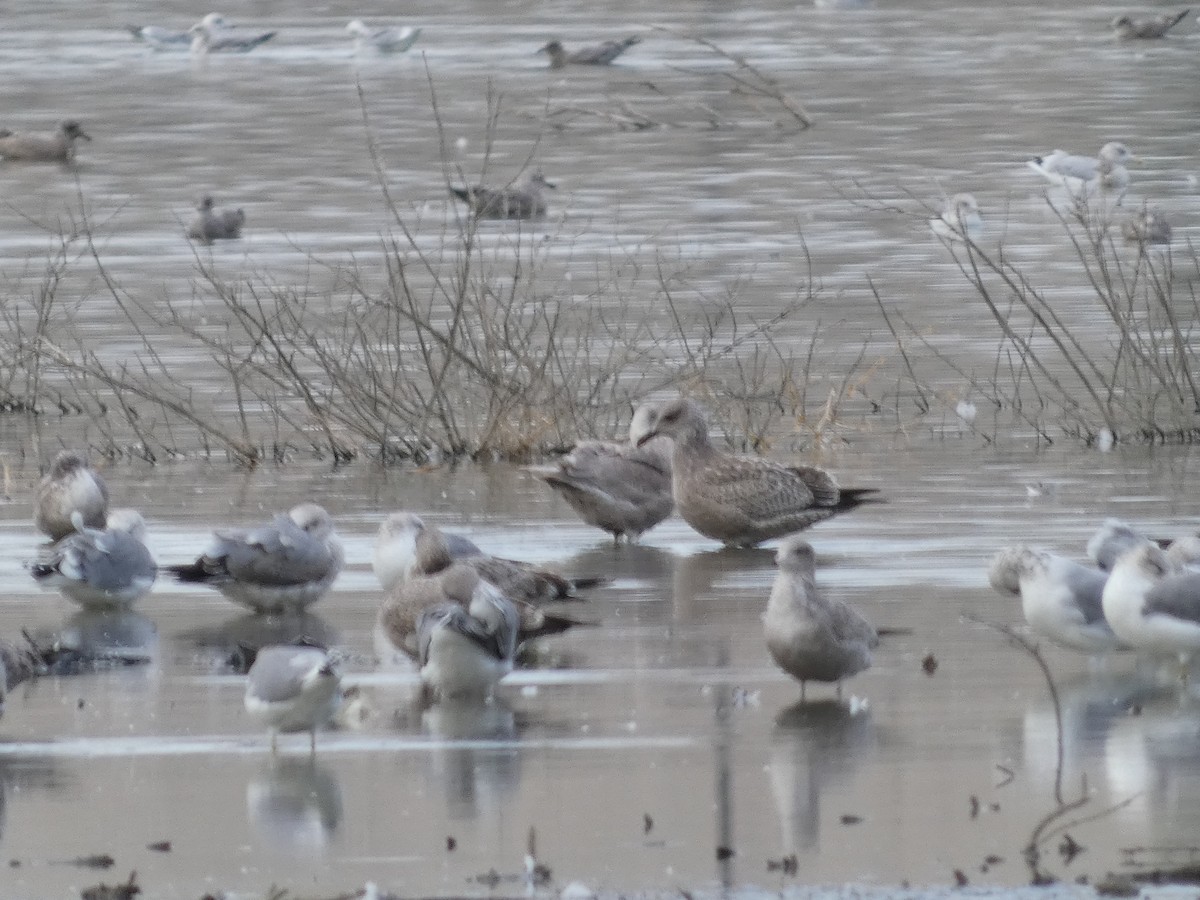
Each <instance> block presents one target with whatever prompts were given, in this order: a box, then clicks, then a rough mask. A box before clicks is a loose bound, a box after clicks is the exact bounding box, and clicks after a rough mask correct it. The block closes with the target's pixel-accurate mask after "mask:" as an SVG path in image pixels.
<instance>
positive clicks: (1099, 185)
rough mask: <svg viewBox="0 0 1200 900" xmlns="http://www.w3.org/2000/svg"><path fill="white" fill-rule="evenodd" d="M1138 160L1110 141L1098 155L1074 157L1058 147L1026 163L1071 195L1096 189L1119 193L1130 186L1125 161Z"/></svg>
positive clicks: (1119, 144) (1122, 146)
mask: <svg viewBox="0 0 1200 900" xmlns="http://www.w3.org/2000/svg"><path fill="white" fill-rule="evenodd" d="M1136 159H1137V157H1135V156H1134V155H1133V154H1132V153H1130V152H1129V148H1128V147H1126V146H1125V145H1124V144H1122V143H1119V142H1118V141H1110V142H1109V143H1107V144H1105V145H1104V146H1103V147H1101V148H1100V154H1099V156H1098V157H1091V156H1072V155H1071V154H1070V153H1067V152H1065V151H1063V150H1055V151H1054V152H1053V153H1051V154H1050V155H1048V156H1035V157H1034V158H1033V159H1031V160H1029V161H1028V162H1027V163H1026V165H1027V166H1028V167H1029V168H1030V169H1032V170H1033V171H1035V172H1037V173H1038V174H1039V175H1041V176H1042V177H1043V178H1045V179H1046V180H1047V181H1049V182H1051V183H1052V184H1056V185H1060V186H1061V187H1064V188H1066V189H1067V190H1068V191H1069V192H1071V193H1072V194H1080V193H1091V192H1093V191H1096V190H1103V191H1117V192H1120V191H1124V190H1125V188H1126V187H1128V185H1129V172H1128V170H1127V169H1126V168H1125V164H1126V163H1131V162H1135V161H1136Z"/></svg>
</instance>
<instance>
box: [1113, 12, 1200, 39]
mask: <svg viewBox="0 0 1200 900" xmlns="http://www.w3.org/2000/svg"><path fill="white" fill-rule="evenodd" d="M1190 12H1191V9H1185V10H1183V11H1182V12H1177V13H1163V14H1162V15H1160V16H1155V17H1154V18H1153V19H1135V18H1133V16H1129V15H1122V16H1117V17H1116V18H1115V19H1113V20H1112V30H1113V34H1114V35H1115V36H1116V38H1117V39H1118V40H1121V41H1131V40H1139V39H1141V40H1153V39H1155V38H1162V37H1166V36H1167V32H1168V31H1170V30H1171V29H1172V28H1174V27H1175V26H1176V25H1178V24H1179V23H1180V22H1182V21H1183V20H1184V19H1185V18H1187V14H1188V13H1190Z"/></svg>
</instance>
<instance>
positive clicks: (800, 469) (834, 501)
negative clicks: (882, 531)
mask: <svg viewBox="0 0 1200 900" xmlns="http://www.w3.org/2000/svg"><path fill="white" fill-rule="evenodd" d="M634 419H635V425H636V427H635V428H633V430H632V431H631V435H630V436H631V437H632V438H633V439H634V443H635V444H636V445H637V446H639V447H641V446H644V445H645V444H646V442H647V441H649V440H650V439H651V438H653V437H656V436H657V435H666V436H667V437H670V438H673V439H674V442H675V447H674V451H673V453H672V456H671V468H672V473H671V489H672V493H673V495H674V497H675V508H676V509H677V510H679V514H680V515H681V516H683V519H684V521H686V522H687V523H688V524H689V525H691V526H692V527H693V528H694V529H696V530H697V531H698V532H700V533H701V534H703V535H704V536H705V537H710V538H713V539H714V540H718V541H721V542H722V543H724V544H726V545H729V546H733V547H753V546H755V545H756V544H760V543H762V542H763V541H769V540H772V539H773V538H777V537H782V536H783V535H785V534H791V533H792V532H795V531H801V530H802V529H805V528H808V527H809V526H810V525H815V524H816V523H817V522H821V521H823V520H825V519H828V518H829V517H830V516H834V515H837V514H838V513H841V512H846V511H847V510H851V509H854V508H855V507H856V506H859V505H861V504H863V503H867V502H872V500H873V498H872V496H871V495H873V494H876V493H878V492H877V491H876V490H875V489H874V488H839V487H838V484H837V482H836V481H835V480H834V478H833V476H832V475H830V474H829V473H828V472H826V471H824V470H822V469H818V468H816V467H815V466H786V465H783V464H782V463H777V462H774V461H772V460H769V459H763V458H762V457H758V456H733V455H731V454H728V453H722V452H721V451H719V450H717V448H715V447H714V446H713V445H712V443H711V442H710V441H709V439H708V421H707V419H706V417H705V413H704V410H703V409H702V408H701V407H700V405H699V404H698V403H695V402H694V401H692V400H689V399H687V398H685V397H679V398H676V399H674V400H667V401H662V402H657V403H647V404H643V406H642V407H641V408H640V409H639V410H638V412H637V413H636V414H635V416H634Z"/></svg>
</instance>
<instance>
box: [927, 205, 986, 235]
mask: <svg viewBox="0 0 1200 900" xmlns="http://www.w3.org/2000/svg"><path fill="white" fill-rule="evenodd" d="M929 228H930V230H932V231H933V233H934V234H936V235H937V236H938V237H940V238H942V239H943V240H947V241H961V240H963V239H964V236H965V237H966V238H970V239H971V240H973V241H977V240H979V238H980V236H981V235H982V234H983V219H982V218H981V217H980V215H979V204H978V203H977V202H976V200H975V197H974V195H973V194H955V195H954V196H953V197H950V198H949V199H948V200H947V201H946V202H945V204H944V205H943V206H942V211H941V214H940V215H938V216H935V217H934V218H932V219H930V220H929Z"/></svg>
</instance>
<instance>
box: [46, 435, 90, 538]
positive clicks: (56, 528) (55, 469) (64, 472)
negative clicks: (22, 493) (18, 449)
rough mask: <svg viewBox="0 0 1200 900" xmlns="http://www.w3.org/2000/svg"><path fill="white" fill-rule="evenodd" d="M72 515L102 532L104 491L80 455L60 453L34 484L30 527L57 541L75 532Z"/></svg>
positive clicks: (71, 452) (65, 451)
mask: <svg viewBox="0 0 1200 900" xmlns="http://www.w3.org/2000/svg"><path fill="white" fill-rule="evenodd" d="M76 513H78V514H79V516H80V517H81V519H82V522H83V524H84V525H86V526H87V527H88V528H103V527H104V523H105V520H106V519H107V517H108V488H107V487H106V486H105V484H104V479H103V478H101V477H100V475H99V473H98V472H96V470H95V469H93V468H92V467H91V466H89V465H88V463H87V460H86V459H85V458H84V457H83V454H81V453H76V452H75V451H74V450H60V451H59V452H58V455H57V456H55V457H54V461H53V462H51V463H50V471H49V472H47V473H46V474H45V475H43V476H42V480H41V481H40V482H39V483H38V487H37V493H36V495H35V496H34V499H33V524H34V525H36V526H37V529H38V531H40V532H42V533H43V534H48V535H50V537H51V538H53V539H54V540H56V541H57V540H58V539H59V538H63V537H66V536H67V535H68V534H71V533H73V532H74V531H75V520H74V517H75V514H76Z"/></svg>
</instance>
